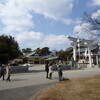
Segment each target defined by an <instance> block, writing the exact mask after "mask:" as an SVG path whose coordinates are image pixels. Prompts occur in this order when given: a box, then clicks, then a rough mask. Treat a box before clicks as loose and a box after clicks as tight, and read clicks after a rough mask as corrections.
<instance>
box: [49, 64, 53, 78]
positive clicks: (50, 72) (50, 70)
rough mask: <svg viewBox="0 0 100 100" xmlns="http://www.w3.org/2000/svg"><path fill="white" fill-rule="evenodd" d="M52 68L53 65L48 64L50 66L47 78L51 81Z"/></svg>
mask: <svg viewBox="0 0 100 100" xmlns="http://www.w3.org/2000/svg"><path fill="white" fill-rule="evenodd" d="M52 67H53V63H50V65H49V78H50V79H52V73H53V69H52Z"/></svg>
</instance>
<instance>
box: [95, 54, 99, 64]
mask: <svg viewBox="0 0 100 100" xmlns="http://www.w3.org/2000/svg"><path fill="white" fill-rule="evenodd" d="M96 63H97V66H98V65H99V58H98V55H96Z"/></svg>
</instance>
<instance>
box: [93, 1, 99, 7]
mask: <svg viewBox="0 0 100 100" xmlns="http://www.w3.org/2000/svg"><path fill="white" fill-rule="evenodd" d="M92 5H97V6H100V0H93V1H92Z"/></svg>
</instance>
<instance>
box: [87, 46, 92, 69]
mask: <svg viewBox="0 0 100 100" xmlns="http://www.w3.org/2000/svg"><path fill="white" fill-rule="evenodd" d="M88 54H89V68H91V67H92V57H91V50H90V46H89V47H88Z"/></svg>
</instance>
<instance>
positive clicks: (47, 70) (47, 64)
mask: <svg viewBox="0 0 100 100" xmlns="http://www.w3.org/2000/svg"><path fill="white" fill-rule="evenodd" d="M45 71H46V78H48V74H49V62H46V65H45Z"/></svg>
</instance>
